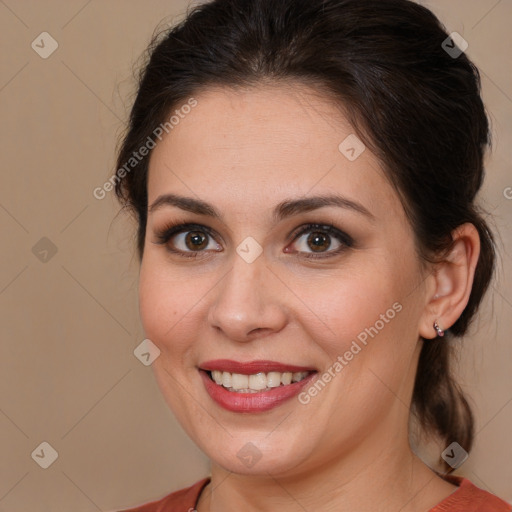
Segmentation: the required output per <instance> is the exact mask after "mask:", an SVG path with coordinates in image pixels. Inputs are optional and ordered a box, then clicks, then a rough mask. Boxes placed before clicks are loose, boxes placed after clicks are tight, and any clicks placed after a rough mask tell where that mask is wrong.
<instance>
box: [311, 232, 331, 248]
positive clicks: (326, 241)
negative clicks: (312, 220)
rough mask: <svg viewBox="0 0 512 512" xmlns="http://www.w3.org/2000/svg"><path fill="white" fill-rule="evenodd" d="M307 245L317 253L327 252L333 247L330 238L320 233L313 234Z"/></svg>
mask: <svg viewBox="0 0 512 512" xmlns="http://www.w3.org/2000/svg"><path fill="white" fill-rule="evenodd" d="M306 243H307V244H308V246H309V247H310V248H311V249H312V250H313V251H315V252H321V251H324V250H327V249H329V247H330V245H331V242H330V236H329V235H326V234H325V233H320V232H318V231H315V232H313V233H311V234H310V235H309V236H308V239H307V241H306Z"/></svg>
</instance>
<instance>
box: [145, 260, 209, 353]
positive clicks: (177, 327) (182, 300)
mask: <svg viewBox="0 0 512 512" xmlns="http://www.w3.org/2000/svg"><path fill="white" fill-rule="evenodd" d="M198 292H199V290H196V291H195V292H194V289H193V288H192V287H190V286H187V285H186V284H183V283H180V281H179V279H175V278H174V277H173V276H172V274H171V273H169V272H168V270H167V271H165V270H164V269H163V268H162V266H161V265H158V264H157V263H153V262H152V261H151V257H150V256H149V257H148V258H147V259H146V260H145V261H143V263H142V265H141V271H140V276H139V309H140V317H141V321H142V325H143V327H144V332H145V334H146V336H147V337H148V338H149V339H150V340H151V341H153V343H155V345H157V346H158V348H159V349H160V350H161V351H162V352H167V351H169V350H171V349H172V350H173V351H174V352H177V351H182V350H185V349H186V345H185V341H186V337H185V336H181V335H180V333H182V332H187V330H189V329H190V328H191V326H190V323H191V318H192V317H193V315H194V304H196V303H197V302H198V300H199V298H200V296H199V293H198ZM171 340H172V343H170V341H171Z"/></svg>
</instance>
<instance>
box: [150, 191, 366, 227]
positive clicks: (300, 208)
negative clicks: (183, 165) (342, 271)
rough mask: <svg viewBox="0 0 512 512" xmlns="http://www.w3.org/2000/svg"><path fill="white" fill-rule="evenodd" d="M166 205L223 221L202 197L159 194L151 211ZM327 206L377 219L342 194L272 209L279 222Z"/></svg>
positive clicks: (312, 198) (360, 205)
mask: <svg viewBox="0 0 512 512" xmlns="http://www.w3.org/2000/svg"><path fill="white" fill-rule="evenodd" d="M165 206H175V207H177V208H180V209H182V210H185V211H187V212H191V213H196V214H198V215H206V216H208V217H213V218H215V219H219V220H220V221H223V217H222V215H221V214H220V213H219V212H218V211H217V210H216V209H215V207H214V206H213V205H211V204H210V203H207V202H206V201H203V200H201V199H194V198H192V197H185V196H180V195H176V194H164V195H161V196H159V197H158V198H157V199H156V200H155V201H154V202H153V203H152V204H151V206H150V207H149V210H148V211H149V213H153V212H154V211H156V210H159V209H160V208H163V207H165ZM325 206H337V207H339V208H344V209H347V210H352V211H354V212H357V213H360V214H362V215H364V216H366V217H368V218H369V219H370V220H375V216H374V215H373V214H372V213H371V212H370V211H369V210H368V209H366V208H365V207H364V206H363V205H362V204H360V203H358V202H356V201H353V200H351V199H348V198H346V197H343V196H340V195H326V196H313V197H306V198H302V199H288V200H286V201H283V202H281V203H279V204H278V205H277V206H276V207H275V208H274V210H273V211H272V218H273V219H274V221H275V222H279V221H281V220H283V219H286V218H287V217H291V216H293V215H298V214H300V213H305V212H310V211H312V210H316V209H318V208H323V207H325Z"/></svg>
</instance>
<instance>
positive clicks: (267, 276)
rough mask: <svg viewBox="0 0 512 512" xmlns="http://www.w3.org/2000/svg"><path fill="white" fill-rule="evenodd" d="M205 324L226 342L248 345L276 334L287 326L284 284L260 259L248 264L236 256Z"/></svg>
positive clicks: (219, 288)
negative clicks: (220, 334)
mask: <svg viewBox="0 0 512 512" xmlns="http://www.w3.org/2000/svg"><path fill="white" fill-rule="evenodd" d="M217 289H218V291H217V295H215V296H214V298H213V302H212V304H211V306H210V309H209V312H208V322H209V325H210V326H212V327H213V328H214V329H216V330H217V331H219V332H221V333H222V334H224V336H226V337H227V338H229V339H231V340H233V341H237V342H247V341H251V340H253V339H256V338H260V337H264V336H267V335H269V334H271V333H275V332H279V331H280V330H281V329H282V328H283V327H284V326H285V324H286V321H287V312H286V308H285V306H284V304H282V302H281V301H282V297H284V296H285V294H284V290H283V284H282V283H281V281H280V280H279V279H277V278H276V276H275V273H274V271H272V270H271V269H270V268H269V267H268V266H267V265H266V262H265V259H264V258H263V256H261V257H259V258H258V259H256V260H255V261H253V262H252V263H247V262H246V261H244V260H243V259H242V258H241V257H239V256H238V255H236V256H235V261H234V264H233V267H232V269H231V270H230V271H229V272H228V273H227V274H226V275H225V277H224V279H223V280H222V282H221V283H219V286H218V288H217Z"/></svg>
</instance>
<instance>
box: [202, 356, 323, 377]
mask: <svg viewBox="0 0 512 512" xmlns="http://www.w3.org/2000/svg"><path fill="white" fill-rule="evenodd" d="M199 368H200V369H201V370H206V371H213V370H219V371H222V372H229V373H240V374H242V375H253V374H255V373H260V372H261V373H268V372H281V373H285V372H292V373H295V372H312V371H316V370H315V369H314V368H312V367H310V366H298V365H292V364H285V363H280V362H277V361H262V360H258V361H246V362H240V361H232V360H230V359H215V360H212V361H205V362H204V363H202V364H200V365H199Z"/></svg>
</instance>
